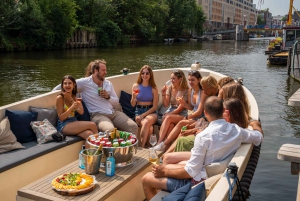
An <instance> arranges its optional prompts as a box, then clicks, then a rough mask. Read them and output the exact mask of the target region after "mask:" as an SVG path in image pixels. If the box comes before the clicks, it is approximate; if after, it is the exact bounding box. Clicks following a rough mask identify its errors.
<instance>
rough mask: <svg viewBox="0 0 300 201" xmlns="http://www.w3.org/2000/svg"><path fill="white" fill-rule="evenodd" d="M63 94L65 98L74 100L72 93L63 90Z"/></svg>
mask: <svg viewBox="0 0 300 201" xmlns="http://www.w3.org/2000/svg"><path fill="white" fill-rule="evenodd" d="M62 94H63V95H64V98H65V99H67V100H69V101H72V100H73V97H72V93H70V92H65V91H63V92H62Z"/></svg>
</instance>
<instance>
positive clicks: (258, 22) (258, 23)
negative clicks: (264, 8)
mask: <svg viewBox="0 0 300 201" xmlns="http://www.w3.org/2000/svg"><path fill="white" fill-rule="evenodd" d="M256 24H257V25H265V21H264V20H263V19H262V17H261V15H258V16H257V22H256Z"/></svg>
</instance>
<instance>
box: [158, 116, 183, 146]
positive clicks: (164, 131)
mask: <svg viewBox="0 0 300 201" xmlns="http://www.w3.org/2000/svg"><path fill="white" fill-rule="evenodd" d="M182 119H183V116H181V115H178V114H176V115H174V114H169V115H167V116H166V118H165V119H164V121H163V123H162V126H161V128H160V131H159V140H158V142H157V144H159V143H161V142H162V141H163V140H164V138H165V136H166V135H167V132H168V130H169V127H170V125H171V124H177V123H178V122H179V121H180V120H182Z"/></svg>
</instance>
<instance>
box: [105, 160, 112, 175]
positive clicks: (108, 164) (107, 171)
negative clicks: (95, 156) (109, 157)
mask: <svg viewBox="0 0 300 201" xmlns="http://www.w3.org/2000/svg"><path fill="white" fill-rule="evenodd" d="M106 174H107V175H111V162H110V161H106Z"/></svg>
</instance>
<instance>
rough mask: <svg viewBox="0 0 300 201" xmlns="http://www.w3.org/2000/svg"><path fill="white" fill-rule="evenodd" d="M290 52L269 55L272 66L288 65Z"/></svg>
mask: <svg viewBox="0 0 300 201" xmlns="http://www.w3.org/2000/svg"><path fill="white" fill-rule="evenodd" d="M288 55H289V52H288V51H283V52H279V53H275V54H272V55H269V58H268V60H269V63H270V64H272V65H286V64H287V60H288Z"/></svg>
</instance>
